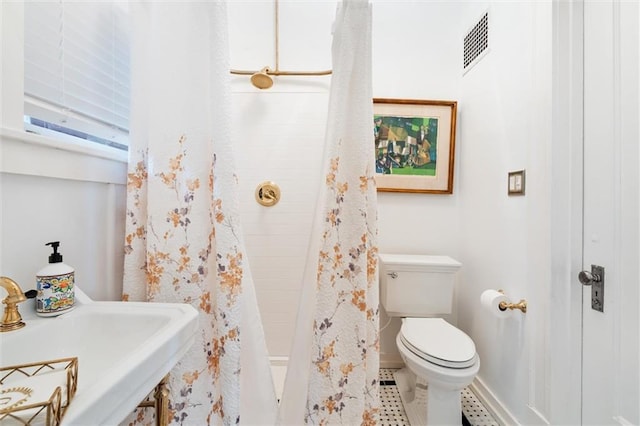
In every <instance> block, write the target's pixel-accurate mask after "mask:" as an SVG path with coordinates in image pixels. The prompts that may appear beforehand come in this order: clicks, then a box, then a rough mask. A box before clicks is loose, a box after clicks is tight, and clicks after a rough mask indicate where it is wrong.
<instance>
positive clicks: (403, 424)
mask: <svg viewBox="0 0 640 426" xmlns="http://www.w3.org/2000/svg"><path fill="white" fill-rule="evenodd" d="M271 368H272V371H273V378H274V382H275V384H276V394H277V396H278V399H280V396H281V395H282V386H283V385H284V376H285V374H286V370H287V367H284V366H277V367H276V366H272V367H271ZM395 371H396V370H395V369H393V368H381V369H380V404H381V405H382V410H381V412H380V426H410V425H409V420H408V419H407V415H406V414H405V412H404V408H402V401H401V400H400V393H399V392H398V389H397V388H396V385H395V379H394V378H393V373H394V372H395ZM462 412H463V413H464V416H465V418H466V420H467V423H465V426H467V425H468V426H498V423H497V422H496V421H495V420H494V419H493V417H492V416H491V414H490V413H489V412H488V411H487V409H486V408H484V406H483V405H482V403H480V401H478V398H476V396H475V395H474V394H473V393H472V392H471V391H470V390H469V389H465V390H464V391H462ZM413 426H418V425H413Z"/></svg>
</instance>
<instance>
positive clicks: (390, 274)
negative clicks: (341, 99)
mask: <svg viewBox="0 0 640 426" xmlns="http://www.w3.org/2000/svg"><path fill="white" fill-rule="evenodd" d="M378 261H379V266H380V303H382V306H383V307H384V309H385V311H387V315H389V316H392V317H427V316H432V315H442V314H449V313H451V308H452V305H453V289H454V285H455V276H456V272H457V271H458V270H459V269H460V267H461V266H462V264H461V263H460V262H458V261H457V260H454V259H452V258H450V257H448V256H430V255H410V254H379V255H378Z"/></svg>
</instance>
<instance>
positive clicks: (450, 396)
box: [393, 368, 462, 426]
mask: <svg viewBox="0 0 640 426" xmlns="http://www.w3.org/2000/svg"><path fill="white" fill-rule="evenodd" d="M393 377H394V378H395V380H396V386H397V388H398V391H399V393H400V399H401V400H402V405H403V407H404V411H405V413H406V414H407V418H408V419H409V424H410V425H411V426H422V425H461V424H462V403H461V395H460V391H459V390H458V391H448V390H441V389H436V388H435V387H434V386H428V384H425V383H424V381H423V380H421V379H420V378H419V377H416V375H415V374H414V373H412V372H411V370H409V369H408V368H403V369H401V370H398V371H396V372H395V373H394V374H393ZM456 394H457V397H456Z"/></svg>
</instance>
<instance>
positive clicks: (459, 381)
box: [395, 318, 480, 425]
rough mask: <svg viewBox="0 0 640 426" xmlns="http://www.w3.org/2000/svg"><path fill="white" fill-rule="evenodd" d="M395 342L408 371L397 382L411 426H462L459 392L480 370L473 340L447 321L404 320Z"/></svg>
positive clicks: (438, 319) (400, 373)
mask: <svg viewBox="0 0 640 426" xmlns="http://www.w3.org/2000/svg"><path fill="white" fill-rule="evenodd" d="M396 344H397V346H398V350H399V351H400V355H401V356H402V360H403V361H404V363H405V365H406V368H405V369H403V370H400V371H399V372H397V373H396V374H395V378H396V383H397V385H398V390H399V391H400V394H401V399H402V401H403V404H404V406H405V411H406V412H407V416H408V417H409V420H410V422H411V424H412V425H421V424H426V425H459V424H461V413H462V405H461V402H460V392H461V391H462V389H464V388H465V387H466V386H468V385H469V384H470V383H471V382H472V381H473V379H474V378H475V376H476V374H478V370H479V369H480V358H479V357H478V354H477V353H476V350H475V345H474V344H473V341H472V340H471V339H470V338H469V337H468V336H467V335H466V334H465V333H464V332H462V331H461V330H459V329H457V328H456V327H454V326H452V325H451V324H449V323H447V322H446V321H445V320H443V319H442V318H404V319H403V323H402V327H401V329H400V332H399V333H398V335H397V337H396Z"/></svg>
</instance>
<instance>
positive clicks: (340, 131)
mask: <svg viewBox="0 0 640 426" xmlns="http://www.w3.org/2000/svg"><path fill="white" fill-rule="evenodd" d="M332 53H333V76H332V80H331V92H330V98H329V113H328V124H327V132H326V136H325V152H324V158H325V166H324V169H323V170H324V173H325V176H324V181H323V184H322V187H321V190H320V194H319V198H318V206H317V207H318V208H317V209H316V212H317V216H316V218H315V221H314V229H313V231H312V236H311V243H310V247H309V254H308V258H307V264H306V268H305V276H304V277H303V288H302V300H301V303H300V308H299V312H298V321H297V324H296V327H297V329H296V334H295V337H294V343H293V348H292V351H291V355H290V359H289V365H288V370H287V377H286V380H285V388H284V392H283V397H282V401H281V404H280V411H279V419H278V421H279V424H283V425H300V424H303V423H307V424H322V425H326V424H344V425H347V424H348V425H358V424H360V425H372V424H376V423H377V418H378V412H379V402H378V389H379V384H378V368H379V332H378V267H377V216H376V214H377V213H376V188H375V183H374V170H373V166H374V146H373V143H374V139H373V104H372V89H371V5H370V4H369V3H368V1H367V0H344V1H343V2H342V3H341V4H340V5H339V7H338V12H337V16H336V22H335V25H334V34H333V48H332Z"/></svg>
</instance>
